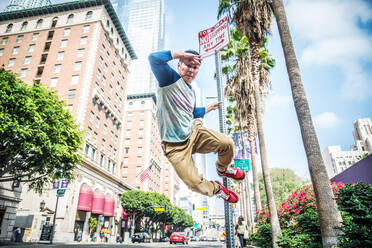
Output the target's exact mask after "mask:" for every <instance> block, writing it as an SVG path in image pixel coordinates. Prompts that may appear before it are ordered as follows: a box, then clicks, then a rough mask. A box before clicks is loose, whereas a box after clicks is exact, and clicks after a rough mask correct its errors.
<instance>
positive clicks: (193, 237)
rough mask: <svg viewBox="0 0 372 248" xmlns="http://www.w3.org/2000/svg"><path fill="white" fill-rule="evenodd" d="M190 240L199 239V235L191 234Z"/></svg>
mask: <svg viewBox="0 0 372 248" xmlns="http://www.w3.org/2000/svg"><path fill="white" fill-rule="evenodd" d="M190 241H199V237H198V236H191V237H190Z"/></svg>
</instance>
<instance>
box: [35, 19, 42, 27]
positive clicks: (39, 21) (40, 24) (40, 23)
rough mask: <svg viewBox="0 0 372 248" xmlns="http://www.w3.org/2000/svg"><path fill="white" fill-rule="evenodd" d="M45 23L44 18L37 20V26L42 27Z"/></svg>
mask: <svg viewBox="0 0 372 248" xmlns="http://www.w3.org/2000/svg"><path fill="white" fill-rule="evenodd" d="M42 25H43V19H39V20H38V21H37V22H36V28H41V27H42Z"/></svg>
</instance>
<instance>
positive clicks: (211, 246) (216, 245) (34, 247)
mask: <svg viewBox="0 0 372 248" xmlns="http://www.w3.org/2000/svg"><path fill="white" fill-rule="evenodd" d="M0 246H1V244H0ZM113 246H115V247H125V248H132V247H133V248H134V247H136V248H150V247H175V248H185V247H187V248H199V247H206V248H222V247H224V243H222V242H190V243H189V244H188V245H182V244H176V245H175V244H172V245H171V244H169V243H165V242H164V243H146V244H143V243H141V244H138V243H136V244H87V243H86V244H81V243H73V244H71V243H70V244H53V245H50V244H17V245H16V244H12V245H6V246H2V247H4V248H5V247H12V248H14V247H27V248H42V247H56V248H60V247H79V248H85V247H89V248H94V247H113Z"/></svg>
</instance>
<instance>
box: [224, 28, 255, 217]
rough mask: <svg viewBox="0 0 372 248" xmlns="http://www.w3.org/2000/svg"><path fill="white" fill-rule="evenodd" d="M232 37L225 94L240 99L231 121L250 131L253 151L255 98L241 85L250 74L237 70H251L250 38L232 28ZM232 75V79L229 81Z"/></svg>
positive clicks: (227, 54) (226, 58)
mask: <svg viewBox="0 0 372 248" xmlns="http://www.w3.org/2000/svg"><path fill="white" fill-rule="evenodd" d="M231 37H232V39H231V41H230V44H229V45H228V47H227V48H226V49H224V50H223V51H222V52H221V58H222V60H223V61H224V62H225V63H226V62H227V63H229V64H228V65H227V66H224V67H223V68H222V72H223V73H224V74H225V75H227V77H228V82H229V83H228V85H227V88H226V89H225V93H227V94H228V95H229V99H231V98H232V99H233V100H234V101H235V100H236V99H237V100H236V102H235V103H234V104H232V105H230V107H229V108H228V112H229V113H230V115H229V116H228V117H232V116H234V117H235V119H236V120H235V121H231V120H228V121H230V123H228V124H233V123H235V125H234V126H233V127H235V129H236V130H240V132H241V133H242V136H243V132H244V131H248V141H249V143H250V148H251V151H255V148H254V147H255V145H254V142H255V136H256V135H255V134H256V129H255V123H254V121H255V118H254V111H253V110H254V108H255V107H254V98H253V97H252V94H250V96H249V95H248V97H247V98H242V97H241V95H243V94H248V93H249V92H247V91H246V90H245V89H244V88H243V87H241V86H242V85H243V86H244V85H248V86H249V83H248V82H246V80H239V79H240V78H241V79H247V78H248V77H247V76H246V75H247V72H245V71H241V70H240V71H239V69H236V68H237V67H238V68H242V69H243V70H244V69H246V68H248V69H249V66H245V67H241V66H240V65H241V63H242V61H246V60H244V57H247V56H248V51H249V46H248V40H247V38H246V37H245V36H243V35H242V34H241V33H240V32H239V31H238V30H237V29H232V30H231ZM231 61H232V62H231ZM231 63H232V64H231ZM243 75H245V76H243ZM230 78H231V80H229V79H230ZM235 98H236V99H235ZM245 99H251V100H250V101H245V102H242V100H245ZM241 140H242V141H243V147H244V148H243V151H244V153H245V151H246V150H245V147H246V144H245V143H244V141H245V140H244V139H243V138H242V139H241ZM252 147H253V148H252ZM255 155H256V154H255V153H252V152H251V161H252V162H253V163H252V172H253V181H254V186H255V188H257V189H258V178H257V169H256V159H255ZM244 157H245V158H246V157H247V154H244ZM248 180H249V178H248V177H247V179H246V180H245V183H244V187H245V188H246V189H247V190H244V191H243V192H245V193H247V192H246V191H248V193H247V196H246V197H245V198H246V199H248V202H249V204H248V206H247V207H246V210H248V213H247V214H246V215H247V218H246V219H249V220H252V204H251V199H250V194H249V192H250V182H249V181H248ZM254 192H255V195H254V196H255V202H256V203H257V202H258V204H259V206H260V205H261V200H260V194H259V190H257V191H256V190H255V191H254ZM259 208H261V207H259ZM256 209H258V208H257V205H256Z"/></svg>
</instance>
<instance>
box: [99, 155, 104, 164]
mask: <svg viewBox="0 0 372 248" xmlns="http://www.w3.org/2000/svg"><path fill="white" fill-rule="evenodd" d="M104 163H105V157H104V156H103V155H102V154H101V156H100V157H99V165H100V166H101V167H102V166H103V165H104Z"/></svg>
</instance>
